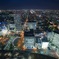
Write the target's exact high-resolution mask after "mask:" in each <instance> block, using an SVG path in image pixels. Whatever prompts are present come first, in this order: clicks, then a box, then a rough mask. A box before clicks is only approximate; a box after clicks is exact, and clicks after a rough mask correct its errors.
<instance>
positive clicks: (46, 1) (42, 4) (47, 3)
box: [0, 0, 59, 9]
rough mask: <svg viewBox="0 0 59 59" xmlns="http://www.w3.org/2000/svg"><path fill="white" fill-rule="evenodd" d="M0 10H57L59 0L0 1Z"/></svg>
mask: <svg viewBox="0 0 59 59" xmlns="http://www.w3.org/2000/svg"><path fill="white" fill-rule="evenodd" d="M0 9H59V0H0Z"/></svg>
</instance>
